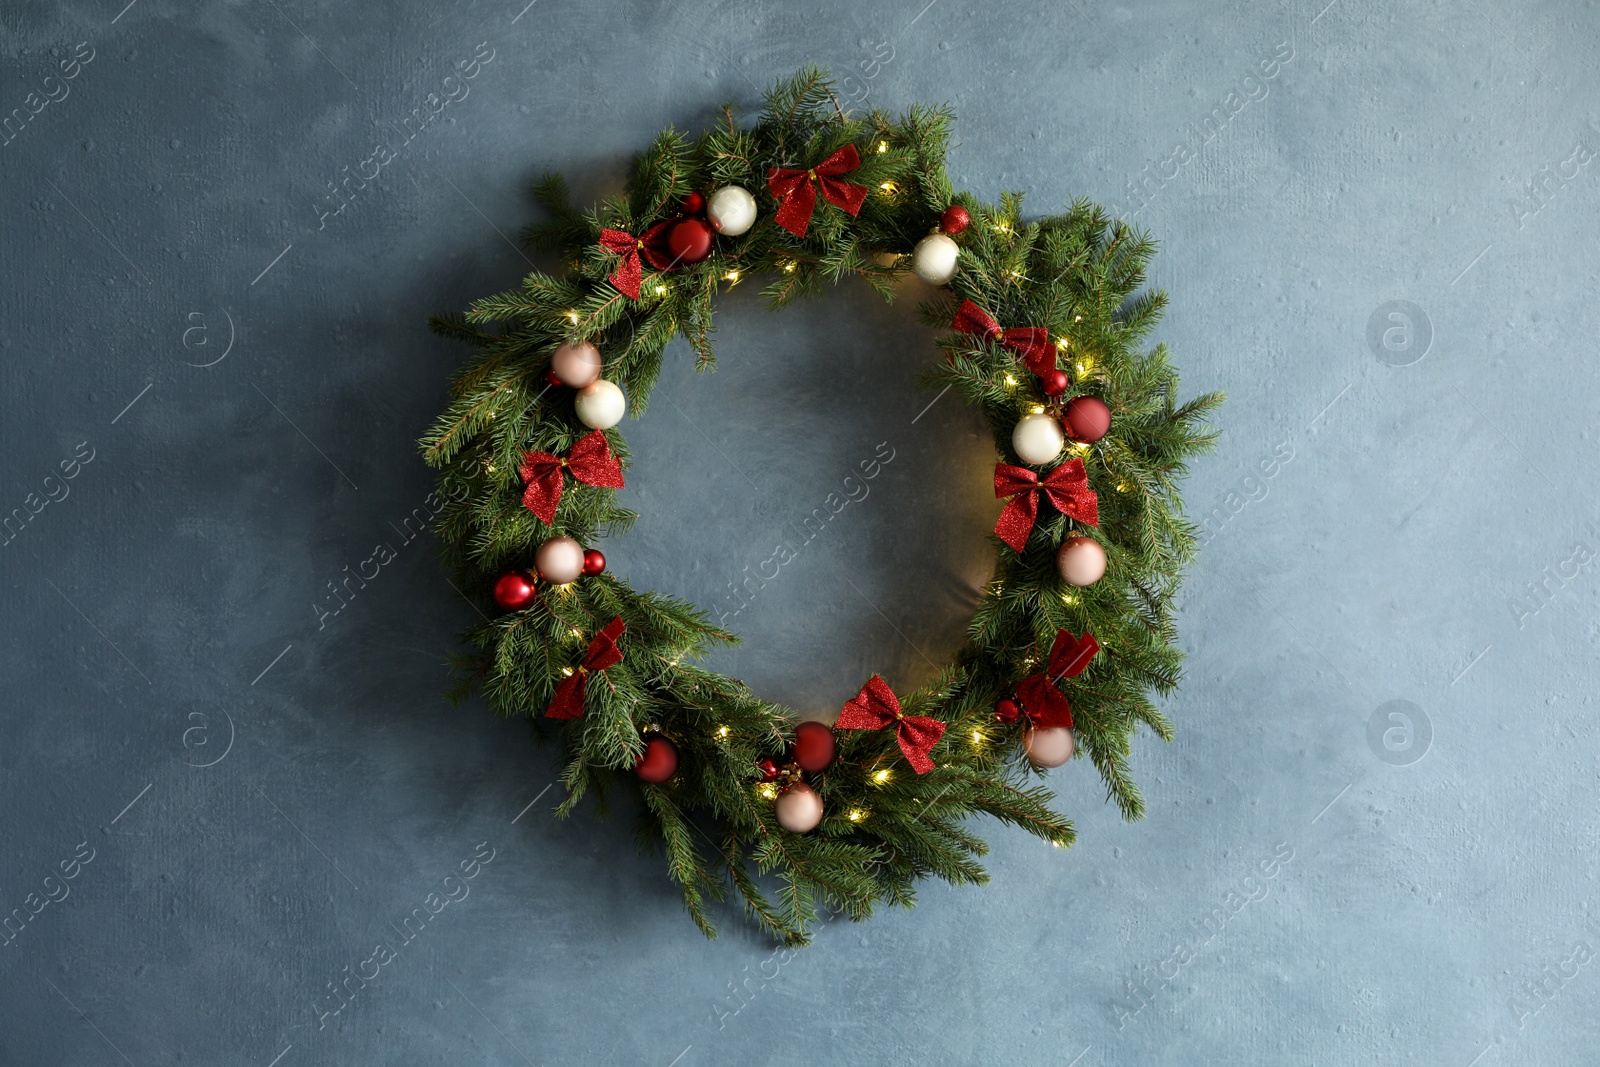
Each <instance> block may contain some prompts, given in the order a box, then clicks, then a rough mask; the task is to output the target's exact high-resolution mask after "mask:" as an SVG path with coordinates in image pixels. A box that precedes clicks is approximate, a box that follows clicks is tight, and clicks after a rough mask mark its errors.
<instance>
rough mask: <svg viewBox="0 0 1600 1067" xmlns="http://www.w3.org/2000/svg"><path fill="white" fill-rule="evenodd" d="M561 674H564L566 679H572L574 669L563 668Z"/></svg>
mask: <svg viewBox="0 0 1600 1067" xmlns="http://www.w3.org/2000/svg"><path fill="white" fill-rule="evenodd" d="M561 673H562V674H563V675H564V676H566V677H569V678H570V677H571V676H572V668H571V667H562V668H561Z"/></svg>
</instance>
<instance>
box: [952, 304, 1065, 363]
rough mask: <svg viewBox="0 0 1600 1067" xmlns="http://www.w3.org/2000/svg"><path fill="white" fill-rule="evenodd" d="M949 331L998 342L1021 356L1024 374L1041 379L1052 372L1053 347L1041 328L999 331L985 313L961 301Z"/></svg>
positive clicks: (1046, 331) (995, 323)
mask: <svg viewBox="0 0 1600 1067" xmlns="http://www.w3.org/2000/svg"><path fill="white" fill-rule="evenodd" d="M950 328H951V329H952V330H960V331H961V332H962V333H972V334H977V335H978V336H979V337H987V338H989V339H990V340H993V341H999V342H1000V344H1001V345H1002V346H1004V347H1005V348H1009V349H1010V350H1011V351H1013V352H1015V353H1016V354H1017V355H1019V356H1021V357H1022V362H1023V363H1024V364H1026V365H1027V368H1028V370H1029V371H1031V372H1033V373H1034V374H1037V375H1038V376H1039V377H1041V378H1042V377H1044V376H1045V375H1046V374H1049V373H1050V372H1051V371H1053V370H1055V369H1056V350H1055V346H1054V345H1052V344H1051V343H1050V331H1049V330H1047V329H1045V328H1044V327H1043V326H1013V327H1012V328H1011V329H1009V330H1002V329H1001V328H1000V324H999V323H998V322H996V321H994V319H992V318H990V317H989V313H988V312H987V311H985V310H983V309H982V308H981V307H979V306H978V305H977V304H974V303H973V302H972V301H970V300H963V301H962V302H961V306H960V307H959V308H957V309H956V317H955V318H954V319H952V320H951V321H950Z"/></svg>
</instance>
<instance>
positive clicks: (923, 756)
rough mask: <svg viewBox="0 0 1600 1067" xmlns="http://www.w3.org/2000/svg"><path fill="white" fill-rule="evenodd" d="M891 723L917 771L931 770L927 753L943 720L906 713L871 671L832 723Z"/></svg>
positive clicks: (864, 726)
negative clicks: (863, 683)
mask: <svg viewBox="0 0 1600 1067" xmlns="http://www.w3.org/2000/svg"><path fill="white" fill-rule="evenodd" d="M891 724H892V725H893V726H894V733H895V740H896V741H898V742H900V751H901V752H904V753H905V755H906V762H908V763H910V764H911V767H912V769H913V770H915V771H916V772H917V773H918V774H927V773H928V772H929V771H931V770H933V760H931V759H929V758H928V753H929V752H931V751H933V746H934V745H936V744H938V743H939V738H941V737H943V736H944V723H942V722H940V721H939V720H938V719H930V718H928V717H927V716H926V715H907V714H905V713H904V712H902V711H901V710H900V701H899V699H898V698H896V697H895V695H894V690H892V689H890V688H889V684H888V683H887V682H885V681H884V680H883V679H882V678H879V677H878V676H877V675H876V674H874V675H873V676H872V677H871V678H868V679H867V684H866V685H864V686H862V687H861V692H859V693H857V694H856V695H855V696H854V697H853V698H851V699H850V700H848V701H846V702H845V706H844V710H843V711H841V712H839V720H838V721H837V722H835V723H834V724H833V725H834V726H835V727H836V728H838V729H840V730H881V729H883V728H884V727H885V726H889V725H891Z"/></svg>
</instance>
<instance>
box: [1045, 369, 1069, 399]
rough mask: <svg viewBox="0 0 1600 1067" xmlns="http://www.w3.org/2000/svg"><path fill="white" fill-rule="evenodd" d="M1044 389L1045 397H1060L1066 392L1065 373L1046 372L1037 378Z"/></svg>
mask: <svg viewBox="0 0 1600 1067" xmlns="http://www.w3.org/2000/svg"><path fill="white" fill-rule="evenodd" d="M1039 382H1040V384H1041V386H1042V387H1043V388H1044V395H1045V396H1060V395H1061V394H1062V393H1064V392H1066V391H1067V372H1066V371H1064V370H1053V371H1047V372H1045V374H1043V375H1042V376H1041V377H1040V378H1039Z"/></svg>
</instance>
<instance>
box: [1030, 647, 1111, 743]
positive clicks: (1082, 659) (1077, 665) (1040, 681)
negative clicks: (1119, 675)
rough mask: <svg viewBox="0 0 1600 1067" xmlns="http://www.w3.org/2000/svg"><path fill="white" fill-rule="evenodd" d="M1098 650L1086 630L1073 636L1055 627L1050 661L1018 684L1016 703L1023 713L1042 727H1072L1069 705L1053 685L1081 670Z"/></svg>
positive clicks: (1077, 673)
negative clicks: (1020, 706) (1036, 672)
mask: <svg viewBox="0 0 1600 1067" xmlns="http://www.w3.org/2000/svg"><path fill="white" fill-rule="evenodd" d="M1099 651H1100V642H1099V641H1096V640H1095V639H1094V634H1092V633H1089V632H1088V631H1087V630H1086V631H1084V634H1083V636H1082V637H1074V636H1072V635H1071V634H1070V633H1068V632H1067V631H1065V630H1057V631H1056V643H1055V644H1054V645H1053V646H1052V647H1051V649H1050V662H1049V663H1047V664H1046V665H1045V669H1044V670H1043V671H1040V672H1039V673H1038V674H1030V675H1028V676H1027V677H1026V678H1024V679H1023V680H1022V681H1021V682H1019V683H1018V684H1017V703H1019V704H1021V705H1022V711H1023V714H1025V715H1027V716H1028V721H1029V722H1030V723H1032V724H1033V725H1034V726H1035V727H1036V728H1038V729H1041V730H1042V729H1047V728H1049V727H1065V728H1067V729H1069V730H1070V729H1071V728H1072V705H1070V704H1068V703H1067V698H1066V697H1065V696H1064V695H1062V692H1061V690H1059V689H1057V688H1056V682H1058V681H1060V680H1061V679H1062V678H1076V677H1077V676H1078V675H1080V674H1082V673H1083V669H1084V668H1085V667H1087V666H1088V665H1089V661H1090V660H1091V659H1093V658H1094V654H1095V653H1096V652H1099Z"/></svg>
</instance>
